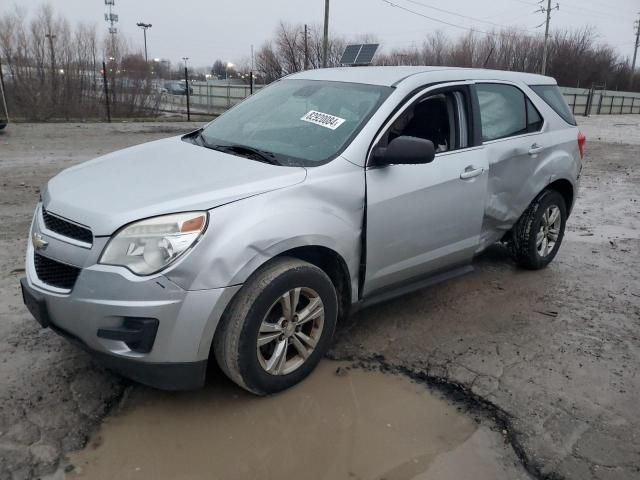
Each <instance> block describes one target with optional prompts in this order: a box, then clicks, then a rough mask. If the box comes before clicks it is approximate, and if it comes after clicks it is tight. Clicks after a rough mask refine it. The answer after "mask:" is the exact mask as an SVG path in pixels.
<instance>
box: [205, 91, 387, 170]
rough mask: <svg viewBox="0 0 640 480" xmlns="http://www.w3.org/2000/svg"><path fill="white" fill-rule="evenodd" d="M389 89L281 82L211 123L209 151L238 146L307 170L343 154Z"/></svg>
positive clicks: (206, 129) (206, 138)
mask: <svg viewBox="0 0 640 480" xmlns="http://www.w3.org/2000/svg"><path fill="white" fill-rule="evenodd" d="M391 91H392V88H391V87H380V86H375V85H364V84H357V83H343V82H326V81H317V80H282V81H280V82H277V83H275V84H273V85H271V86H269V87H267V88H265V89H264V90H262V91H260V92H259V93H257V94H256V95H254V96H252V97H250V98H248V99H247V100H245V101H244V102H242V103H241V104H240V105H238V106H237V107H235V108H233V109H232V110H229V111H228V112H227V113H225V114H224V115H222V116H221V117H219V118H218V119H216V120H215V121H213V122H212V123H210V124H209V125H208V126H206V127H205V128H204V130H203V131H202V133H201V135H202V137H203V138H204V140H205V142H206V143H207V144H208V145H220V146H228V145H241V146H244V147H250V148H253V149H256V150H259V151H262V152H268V153H271V154H273V156H274V157H275V159H276V160H277V161H278V163H280V164H282V165H305V166H312V165H314V164H319V163H322V162H325V161H327V160H330V159H332V158H334V157H335V156H336V155H338V154H339V153H340V152H341V151H342V150H344V149H345V148H346V147H347V145H348V144H349V143H350V141H351V140H352V139H353V138H354V137H355V135H356V134H357V133H358V132H359V131H360V129H361V128H362V127H363V126H364V125H365V123H366V122H367V120H368V119H369V118H370V117H371V115H373V113H374V112H375V111H376V109H377V108H378V107H379V106H380V104H381V103H382V102H383V101H384V100H385V99H386V98H387V96H388V95H389V93H391Z"/></svg>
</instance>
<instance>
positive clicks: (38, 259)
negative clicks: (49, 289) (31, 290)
mask: <svg viewBox="0 0 640 480" xmlns="http://www.w3.org/2000/svg"><path fill="white" fill-rule="evenodd" d="M33 263H34V265H35V267H36V274H37V275H38V278H39V279H40V281H41V282H44V283H46V284H48V285H51V286H53V287H57V288H64V289H65V290H71V289H72V288H73V285H74V284H75V283H76V280H77V279H78V275H80V268H78V267H74V266H71V265H67V264H65V263H60V262H56V261H55V260H51V259H50V258H47V257H43V256H42V255H40V254H38V253H35V254H34V256H33Z"/></svg>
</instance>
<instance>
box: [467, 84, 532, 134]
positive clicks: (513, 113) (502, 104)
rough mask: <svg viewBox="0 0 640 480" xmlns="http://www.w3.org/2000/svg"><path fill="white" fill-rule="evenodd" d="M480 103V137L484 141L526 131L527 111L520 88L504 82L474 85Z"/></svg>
mask: <svg viewBox="0 0 640 480" xmlns="http://www.w3.org/2000/svg"><path fill="white" fill-rule="evenodd" d="M476 92H478V101H479V103H480V120H481V123H482V139H483V140H484V141H485V142H486V141H489V140H497V139H499V138H506V137H512V136H514V135H521V134H523V133H526V132H527V111H526V107H525V96H524V93H522V90H520V89H518V88H516V87H514V86H512V85H504V84H497V83H496V84H491V83H483V84H477V85H476Z"/></svg>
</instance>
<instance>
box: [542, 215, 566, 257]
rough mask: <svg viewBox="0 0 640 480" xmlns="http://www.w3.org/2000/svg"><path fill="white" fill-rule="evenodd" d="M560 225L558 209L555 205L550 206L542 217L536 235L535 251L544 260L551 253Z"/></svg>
mask: <svg viewBox="0 0 640 480" xmlns="http://www.w3.org/2000/svg"><path fill="white" fill-rule="evenodd" d="M561 225H562V216H561V214H560V209H559V208H558V207H557V206H556V205H551V206H550V207H549V208H547V210H545V212H544V214H543V215H542V221H541V222H540V229H539V230H538V233H537V234H536V249H537V251H538V255H540V257H541V258H545V257H546V256H547V255H549V254H550V253H551V252H552V251H553V249H554V247H555V246H556V242H557V241H558V235H560V227H561Z"/></svg>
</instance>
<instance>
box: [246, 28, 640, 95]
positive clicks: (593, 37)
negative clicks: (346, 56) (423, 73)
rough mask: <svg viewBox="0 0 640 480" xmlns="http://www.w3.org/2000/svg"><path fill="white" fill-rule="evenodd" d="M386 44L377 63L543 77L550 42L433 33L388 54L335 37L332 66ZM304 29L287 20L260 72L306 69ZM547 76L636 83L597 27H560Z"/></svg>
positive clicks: (259, 63)
mask: <svg viewBox="0 0 640 480" xmlns="http://www.w3.org/2000/svg"><path fill="white" fill-rule="evenodd" d="M368 42H371V43H381V48H380V50H381V51H380V53H378V54H377V55H376V57H375V58H374V64H375V65H442V66H451V67H471V68H493V69H498V70H517V71H522V72H532V73H537V72H540V71H541V68H542V52H543V48H544V38H543V36H542V35H531V34H529V33H525V32H522V31H521V30H519V29H516V28H513V29H504V30H499V31H498V30H496V31H493V32H489V34H479V33H474V32H469V33H467V34H466V35H463V36H460V37H456V38H451V37H449V36H447V35H445V34H444V33H442V32H441V31H436V32H430V33H427V34H425V36H424V37H423V38H422V39H421V40H420V41H419V42H417V43H416V44H415V45H413V46H410V47H406V48H400V49H391V50H388V51H385V50H386V49H384V42H378V41H376V36H375V35H371V34H369V35H360V36H359V37H357V38H354V39H349V41H347V39H346V38H344V37H341V36H335V35H333V36H331V37H330V41H329V62H328V64H329V66H338V65H339V61H340V56H341V54H342V52H343V51H344V47H345V46H346V45H347V44H348V43H368ZM306 55H307V58H308V65H309V68H319V67H320V66H321V64H322V29H321V28H320V26H318V25H313V26H311V28H310V29H309V36H308V40H307V54H306ZM304 59H305V45H304V25H301V24H294V25H292V24H285V23H283V22H281V23H280V24H279V26H278V28H277V30H276V32H275V34H274V36H273V38H271V39H270V40H268V41H266V42H265V43H264V44H263V45H262V47H261V48H260V49H259V50H258V51H257V52H256V69H257V71H258V73H259V75H261V76H262V77H263V78H264V79H265V80H266V81H267V82H271V81H273V80H276V79H278V78H281V77H282V76H284V75H288V74H291V73H294V72H298V71H300V70H303V69H304ZM547 75H550V76H552V77H554V78H555V79H556V80H557V81H558V83H559V84H560V85H562V86H567V87H584V88H590V87H591V86H592V85H597V86H600V87H605V86H606V88H608V89H611V90H627V89H628V87H629V85H630V80H631V64H630V61H629V59H628V58H623V57H621V56H620V55H618V54H617V53H616V51H615V49H614V48H613V47H611V46H609V45H607V44H606V43H602V42H599V41H598V35H597V32H596V30H595V29H593V28H591V27H584V28H580V29H575V30H566V29H559V30H556V31H554V32H552V34H551V38H550V40H549V54H548V62H547ZM633 85H635V88H634V89H633V90H634V91H640V75H639V74H638V73H636V74H635V77H634V81H633Z"/></svg>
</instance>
